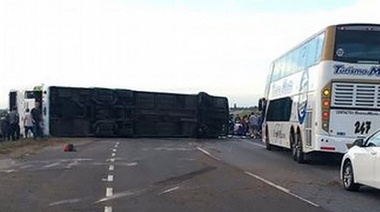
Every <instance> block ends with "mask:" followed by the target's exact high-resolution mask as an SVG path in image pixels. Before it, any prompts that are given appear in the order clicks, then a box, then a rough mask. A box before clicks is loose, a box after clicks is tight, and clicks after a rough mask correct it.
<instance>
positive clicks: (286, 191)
mask: <svg viewBox="0 0 380 212" xmlns="http://www.w3.org/2000/svg"><path fill="white" fill-rule="evenodd" d="M244 173H245V174H247V175H249V176H251V177H254V178H256V179H258V180H260V181H262V182H264V183H266V184H268V185H270V186H272V187H274V188H276V189H278V190H280V191H283V192H285V193H287V194H289V195H291V196H293V197H295V198H297V199H299V200H302V201H304V202H306V203H308V204H310V205H313V206H314V207H320V206H319V205H318V204H316V203H314V202H311V201H309V200H307V199H305V198H303V197H300V196H298V195H297V194H294V193H292V192H290V191H289V189H286V188H284V187H282V186H279V185H277V184H275V183H272V182H270V181H268V180H266V179H264V178H262V177H260V176H257V175H255V174H253V173H251V172H248V171H245V172H244Z"/></svg>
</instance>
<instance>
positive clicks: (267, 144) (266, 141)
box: [265, 128, 273, 151]
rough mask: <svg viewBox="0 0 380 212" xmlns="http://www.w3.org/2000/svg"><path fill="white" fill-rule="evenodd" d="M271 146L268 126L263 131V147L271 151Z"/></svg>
mask: <svg viewBox="0 0 380 212" xmlns="http://www.w3.org/2000/svg"><path fill="white" fill-rule="evenodd" d="M272 147H273V146H272V144H270V143H269V138H268V128H266V131H265V149H267V150H269V151H271V150H272Z"/></svg>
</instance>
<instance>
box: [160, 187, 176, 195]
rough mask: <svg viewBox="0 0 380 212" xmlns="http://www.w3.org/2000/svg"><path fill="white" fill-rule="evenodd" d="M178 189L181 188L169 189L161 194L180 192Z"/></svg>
mask: <svg viewBox="0 0 380 212" xmlns="http://www.w3.org/2000/svg"><path fill="white" fill-rule="evenodd" d="M178 189H179V186H177V187H174V188H169V189H167V190H165V191H163V192H161V194H167V193H170V192H173V191H175V190H178Z"/></svg>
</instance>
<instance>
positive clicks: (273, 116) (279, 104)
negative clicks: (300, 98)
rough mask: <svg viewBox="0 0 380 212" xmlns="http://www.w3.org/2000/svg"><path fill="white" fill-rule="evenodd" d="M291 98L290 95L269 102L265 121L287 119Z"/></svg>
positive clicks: (290, 109)
mask: <svg viewBox="0 0 380 212" xmlns="http://www.w3.org/2000/svg"><path fill="white" fill-rule="evenodd" d="M292 104H293V100H292V99H291V98H290V97H285V98H281V99H276V100H273V101H270V102H269V106H268V112H267V118H266V119H267V121H289V120H290V115H291V111H292Z"/></svg>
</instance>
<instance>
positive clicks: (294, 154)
mask: <svg viewBox="0 0 380 212" xmlns="http://www.w3.org/2000/svg"><path fill="white" fill-rule="evenodd" d="M290 148H291V150H292V158H293V160H294V161H297V147H296V139H295V137H294V133H293V132H292V133H290Z"/></svg>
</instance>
